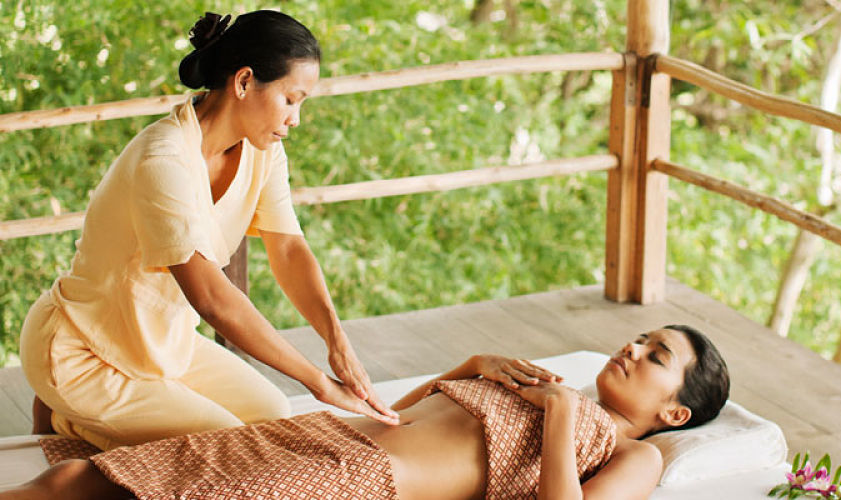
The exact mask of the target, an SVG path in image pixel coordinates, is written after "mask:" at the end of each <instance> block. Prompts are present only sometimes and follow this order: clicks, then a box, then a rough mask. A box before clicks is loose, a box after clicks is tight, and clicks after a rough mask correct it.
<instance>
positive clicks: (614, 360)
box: [610, 357, 628, 377]
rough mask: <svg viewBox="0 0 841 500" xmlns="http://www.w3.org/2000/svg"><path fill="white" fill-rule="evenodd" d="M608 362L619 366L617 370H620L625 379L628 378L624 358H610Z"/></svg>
mask: <svg viewBox="0 0 841 500" xmlns="http://www.w3.org/2000/svg"><path fill="white" fill-rule="evenodd" d="M610 362H611V363H615V364H617V365H619V368H621V369H622V373H624V374H625V376H626V377H627V376H628V365H627V364H625V359H624V358H619V357H616V358H610Z"/></svg>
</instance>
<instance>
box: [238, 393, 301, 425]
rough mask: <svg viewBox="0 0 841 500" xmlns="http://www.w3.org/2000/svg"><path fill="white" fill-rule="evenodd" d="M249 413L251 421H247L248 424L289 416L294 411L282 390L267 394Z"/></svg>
mask: <svg viewBox="0 0 841 500" xmlns="http://www.w3.org/2000/svg"><path fill="white" fill-rule="evenodd" d="M249 413H250V414H251V415H249V417H250V418H248V420H250V421H246V422H245V423H246V424H256V423H260V422H270V421H272V420H278V419H281V418H289V417H290V416H291V414H292V411H291V409H290V407H289V400H288V399H286V396H285V395H284V394H283V393H282V392H280V391H277V394H271V395H266V396H265V397H263V398H262V399H260V404H258V405H255V407H254V408H253V409H252V411H250V412H249Z"/></svg>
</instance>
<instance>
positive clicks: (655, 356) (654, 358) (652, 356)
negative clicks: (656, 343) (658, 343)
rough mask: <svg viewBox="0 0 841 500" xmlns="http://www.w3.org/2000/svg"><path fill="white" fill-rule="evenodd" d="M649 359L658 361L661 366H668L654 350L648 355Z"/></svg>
mask: <svg viewBox="0 0 841 500" xmlns="http://www.w3.org/2000/svg"><path fill="white" fill-rule="evenodd" d="M648 359H650V360H651V361H652V362H654V363H656V364H658V365H660V366H666V365H664V364H663V362H662V361H660V358H658V357H657V354H656V353H654V352H652V353H651V354H649V355H648Z"/></svg>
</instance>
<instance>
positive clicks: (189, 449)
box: [0, 325, 730, 499]
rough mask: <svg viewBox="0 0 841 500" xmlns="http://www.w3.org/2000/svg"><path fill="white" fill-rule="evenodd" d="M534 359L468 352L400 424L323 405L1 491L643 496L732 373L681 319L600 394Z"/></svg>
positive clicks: (75, 465)
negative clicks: (676, 437) (676, 440)
mask: <svg viewBox="0 0 841 500" xmlns="http://www.w3.org/2000/svg"><path fill="white" fill-rule="evenodd" d="M559 382H560V377H557V376H556V375H554V374H552V373H549V372H547V371H546V370H544V369H542V368H539V367H537V366H535V365H532V364H531V363H529V362H528V361H523V360H512V359H507V358H503V357H500V356H490V355H481V356H473V357H471V358H470V359H468V360H467V361H466V362H465V363H463V364H462V365H460V366H458V367H457V368H455V369H454V370H452V371H450V372H447V373H445V374H443V375H441V376H440V377H438V378H436V379H434V380H432V381H430V382H428V383H426V384H424V385H422V386H421V387H418V388H417V389H415V390H413V391H412V392H410V393H409V394H407V395H406V396H405V397H403V399H401V400H400V401H398V402H397V403H395V405H394V407H393V408H394V409H395V410H398V411H399V412H400V424H401V425H399V426H389V425H385V424H382V423H380V422H376V421H373V420H371V419H366V418H364V417H362V418H360V417H356V418H341V419H340V418H338V417H335V416H333V415H332V414H330V413H328V412H319V413H310V414H306V415H299V416H296V417H293V418H291V419H288V420H277V421H274V422H269V423H263V424H255V425H248V426H242V427H234V428H229V429H222V430H216V431H210V432H205V433H201V434H193V435H188V436H182V437H175V438H170V439H165V440H161V441H154V442H151V443H147V444H143V445H139V446H133V447H122V448H117V449H114V450H111V451H108V452H105V453H101V454H99V455H95V456H94V457H91V459H90V460H70V461H65V462H62V463H60V464H58V465H56V466H54V467H52V468H51V469H50V470H48V471H46V472H44V473H43V474H42V475H40V476H39V477H37V478H36V479H34V480H33V481H32V482H30V483H27V484H26V485H24V486H23V487H22V488H21V489H19V490H14V491H10V492H8V493H5V494H0V499H5V498H65V499H68V498H124V497H127V496H131V495H135V496H137V497H138V498H173V497H178V498H240V497H243V496H245V495H248V494H251V495H264V496H271V495H272V494H277V495H282V496H289V497H292V498H335V497H339V496H342V495H343V494H344V495H345V496H346V495H347V494H353V496H355V497H360V498H362V497H364V498H397V496H398V495H399V497H400V498H402V499H416V498H435V499H450V498H452V499H457V498H464V499H467V498H481V497H483V496H484V497H486V498H529V497H534V496H537V497H538V498H563V499H569V498H582V497H586V498H609V499H618V498H647V497H648V495H649V494H650V493H651V491H653V490H654V487H655V486H656V484H657V481H658V479H659V476H660V472H661V467H662V460H661V457H660V453H659V451H658V450H657V448H656V447H654V446H653V445H651V444H649V443H646V442H644V441H639V439H640V438H643V437H645V436H647V435H649V434H651V433H654V432H658V431H663V430H671V429H678V428H686V427H693V426H696V425H700V424H702V423H704V422H707V421H709V420H711V419H712V418H714V417H715V416H716V415H717V414H718V412H719V410H720V409H721V407H722V406H723V405H724V403H725V401H726V400H727V397H728V394H729V387H730V382H729V375H728V372H727V366H726V365H725V363H724V360H723V359H722V358H721V355H720V354H719V353H718V351H717V349H716V348H715V347H714V346H713V345H712V343H711V342H710V341H709V340H708V339H707V338H706V337H705V336H704V335H702V334H701V333H699V332H697V331H696V330H694V329H692V328H691V327H686V326H682V325H672V326H667V327H664V328H663V329H660V330H656V331H652V332H649V333H645V334H641V335H640V336H639V337H637V338H636V339H635V340H634V341H633V342H631V343H628V344H627V345H625V346H624V347H623V348H622V349H620V350H619V351H618V352H617V353H616V354H615V355H614V356H613V357H612V358H611V359H610V361H609V362H608V363H607V364H606V365H605V366H604V368H603V369H602V370H601V372H600V373H599V375H598V376H597V378H596V387H597V389H598V395H599V401H598V402H594V401H592V400H590V399H588V398H586V397H585V396H584V395H583V394H581V393H580V392H578V391H575V390H572V389H570V388H567V387H565V386H563V385H562V384H560V383H559Z"/></svg>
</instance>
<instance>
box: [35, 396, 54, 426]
mask: <svg viewBox="0 0 841 500" xmlns="http://www.w3.org/2000/svg"><path fill="white" fill-rule="evenodd" d="M52 416H53V410H52V408H50V407H49V406H47V405H46V404H44V402H43V401H41V398H39V397H38V396H35V400H34V401H32V434H55V430H54V429H53V424H52Z"/></svg>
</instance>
